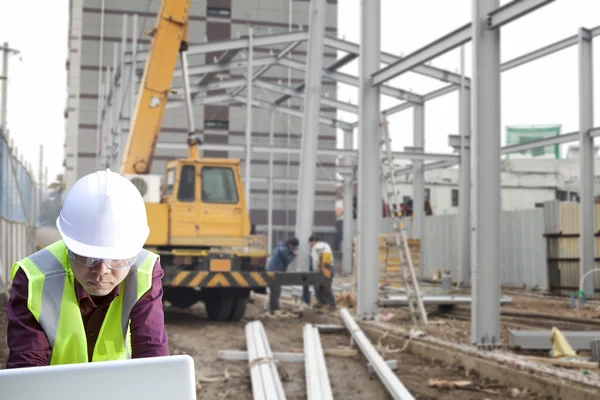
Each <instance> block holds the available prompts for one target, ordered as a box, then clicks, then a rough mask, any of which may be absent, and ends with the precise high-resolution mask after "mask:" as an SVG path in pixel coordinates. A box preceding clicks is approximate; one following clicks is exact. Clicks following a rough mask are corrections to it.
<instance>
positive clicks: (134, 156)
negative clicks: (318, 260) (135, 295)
mask: <svg viewBox="0 0 600 400" xmlns="http://www.w3.org/2000/svg"><path fill="white" fill-rule="evenodd" d="M190 2H191V0H163V2H162V4H161V7H160V11H159V13H158V16H157V23H156V26H155V28H154V29H153V30H152V31H151V36H152V43H151V47H150V51H149V54H148V58H147V60H146V66H145V69H144V74H143V78H142V81H141V84H140V92H139V95H138V98H137V102H136V106H135V110H134V114H133V117H132V121H131V126H130V131H129V136H128V141H127V146H126V149H125V153H124V156H123V160H122V164H121V171H120V172H121V174H122V175H124V176H127V177H130V179H131V180H132V181H133V182H135V175H138V174H148V173H149V172H150V168H151V166H152V160H153V157H154V153H155V150H156V145H157V141H158V136H159V134H160V126H161V123H162V120H163V116H164V113H165V106H166V104H167V99H168V94H169V91H170V90H171V84H172V79H173V73H174V71H175V68H176V65H177V59H178V57H179V58H180V63H181V68H182V76H183V84H184V95H185V103H186V110H187V120H188V121H187V122H188V127H189V134H188V139H187V144H188V149H189V151H188V158H185V159H174V160H171V161H169V162H168V163H167V165H166V170H165V172H164V177H163V179H164V181H163V185H162V188H161V195H160V201H159V202H155V203H151V202H146V211H147V215H148V223H149V226H150V236H149V238H148V240H147V241H146V244H145V247H146V248H147V249H149V250H152V251H154V252H156V253H158V254H159V255H160V257H161V264H162V266H163V268H164V270H165V277H164V279H163V287H164V299H165V300H166V301H169V302H170V303H172V304H173V305H175V306H177V307H180V308H188V307H191V306H192V305H193V304H195V303H197V302H198V301H203V302H204V304H205V307H206V311H207V314H208V316H209V318H210V319H212V320H232V321H235V320H240V319H241V318H242V317H243V315H244V313H245V310H246V305H247V302H248V299H249V296H250V292H251V291H254V292H258V293H266V287H267V286H268V285H269V283H270V282H271V281H273V280H276V281H277V282H278V283H279V284H281V285H301V284H315V283H317V284H318V283H320V282H325V281H327V280H329V279H330V276H329V274H328V273H324V274H322V273H320V272H316V273H271V272H266V271H265V262H266V257H267V255H268V253H267V249H266V248H265V247H264V241H263V246H256V243H257V242H260V240H257V238H260V237H259V236H257V235H251V234H250V218H249V213H248V209H247V205H246V198H245V195H244V188H243V184H242V179H241V174H240V160H238V159H218V158H200V156H199V151H198V150H199V146H200V145H201V144H202V143H201V141H200V139H199V138H198V137H197V135H196V132H195V127H194V118H193V113H192V101H191V94H190V85H189V77H188V75H187V59H186V50H187V48H188V41H187V31H188V29H187V28H188V12H189V8H190ZM133 68H135V65H133ZM262 238H263V239H264V236H263V237H262ZM301 239H302V240H306V239H307V238H301ZM257 247H260V248H257ZM324 272H325V271H324ZM328 276H329V277H328Z"/></svg>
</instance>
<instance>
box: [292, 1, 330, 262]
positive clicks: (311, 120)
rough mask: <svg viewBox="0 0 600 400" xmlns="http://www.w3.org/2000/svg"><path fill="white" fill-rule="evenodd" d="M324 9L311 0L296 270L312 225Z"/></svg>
mask: <svg viewBox="0 0 600 400" xmlns="http://www.w3.org/2000/svg"><path fill="white" fill-rule="evenodd" d="M326 11H327V4H326V1H325V0H313V1H311V3H310V14H309V18H310V25H309V26H310V28H309V33H308V59H307V64H308V66H307V68H306V94H305V97H304V120H303V121H302V153H301V155H300V180H299V182H298V203H297V207H296V235H297V238H298V240H300V246H299V247H298V257H297V264H296V270H299V271H305V270H306V271H308V259H309V257H308V255H309V247H308V238H309V236H310V234H311V231H312V227H313V218H314V209H315V178H316V172H317V171H316V170H317V167H316V162H317V148H318V136H319V109H320V105H321V104H320V99H321V75H322V73H323V47H324V44H323V38H324V35H325V17H326V14H325V13H326Z"/></svg>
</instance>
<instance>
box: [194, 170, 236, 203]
mask: <svg viewBox="0 0 600 400" xmlns="http://www.w3.org/2000/svg"><path fill="white" fill-rule="evenodd" d="M201 179H202V202H203V203H212V204H237V203H238V202H239V196H238V191H237V187H236V182H235V176H234V174H233V170H232V169H231V168H228V167H203V168H202V172H201Z"/></svg>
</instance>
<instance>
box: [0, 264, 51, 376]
mask: <svg viewBox="0 0 600 400" xmlns="http://www.w3.org/2000/svg"><path fill="white" fill-rule="evenodd" d="M28 283H29V281H28V279H27V275H25V272H23V270H21V269H19V270H18V271H17V273H16V274H15V278H14V280H13V283H12V289H11V294H10V299H9V300H8V306H7V310H6V311H7V317H8V329H7V332H6V341H7V343H8V349H9V355H8V360H7V361H6V368H7V369H8V368H23V367H37V366H44V365H48V363H49V361H50V353H51V348H50V343H49V342H48V338H47V337H46V334H45V333H44V330H43V329H42V327H41V325H40V324H39V322H38V321H37V320H36V319H35V317H34V316H33V314H32V313H31V311H29V308H28V307H27V296H28V291H29V287H28Z"/></svg>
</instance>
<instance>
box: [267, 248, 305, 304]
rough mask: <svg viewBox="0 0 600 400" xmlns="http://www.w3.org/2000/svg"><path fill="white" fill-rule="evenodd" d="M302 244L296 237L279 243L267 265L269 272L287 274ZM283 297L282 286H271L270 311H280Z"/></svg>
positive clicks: (272, 284) (275, 284) (274, 283)
mask: <svg viewBox="0 0 600 400" xmlns="http://www.w3.org/2000/svg"><path fill="white" fill-rule="evenodd" d="M299 244H300V242H299V241H298V239H296V238H295V237H292V238H290V239H288V240H286V241H281V242H279V243H277V246H275V249H274V250H273V252H272V253H271V258H270V259H269V263H268V264H267V271H268V272H285V271H287V268H288V265H290V264H291V262H292V261H294V258H296V252H297V251H298V245H299ZM280 296H281V285H279V284H278V283H276V282H272V283H271V284H270V285H269V310H270V311H271V312H274V311H276V310H278V309H279V297H280Z"/></svg>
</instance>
